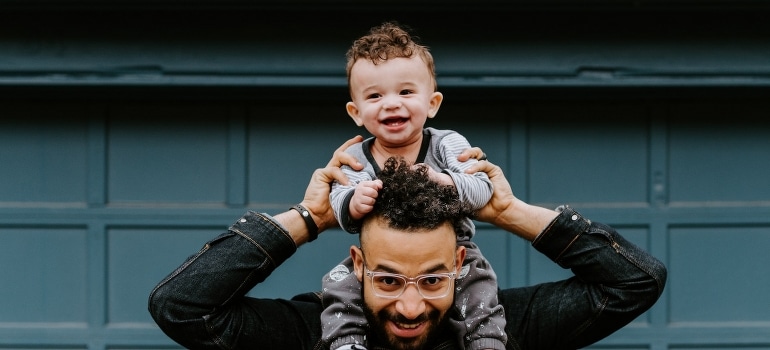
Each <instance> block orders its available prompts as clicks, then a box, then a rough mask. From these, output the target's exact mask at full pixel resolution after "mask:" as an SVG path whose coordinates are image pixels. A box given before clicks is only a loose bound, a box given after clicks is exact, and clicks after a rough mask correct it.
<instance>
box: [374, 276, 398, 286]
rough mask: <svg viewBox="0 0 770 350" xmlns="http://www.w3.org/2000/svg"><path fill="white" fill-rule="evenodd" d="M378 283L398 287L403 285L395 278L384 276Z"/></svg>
mask: <svg viewBox="0 0 770 350" xmlns="http://www.w3.org/2000/svg"><path fill="white" fill-rule="evenodd" d="M377 283H380V284H384V285H387V286H397V285H399V284H401V281H400V280H399V279H398V278H395V277H388V276H383V277H380V278H379V281H377Z"/></svg>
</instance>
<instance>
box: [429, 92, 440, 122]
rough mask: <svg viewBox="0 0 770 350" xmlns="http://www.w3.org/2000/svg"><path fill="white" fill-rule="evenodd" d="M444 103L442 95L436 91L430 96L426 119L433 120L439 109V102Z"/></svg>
mask: <svg viewBox="0 0 770 350" xmlns="http://www.w3.org/2000/svg"><path fill="white" fill-rule="evenodd" d="M442 101H444V95H443V94H442V93H440V92H438V91H436V92H434V93H433V94H432V95H430V107H428V118H433V117H435V116H436V113H438V109H439V108H440V107H441V102H442Z"/></svg>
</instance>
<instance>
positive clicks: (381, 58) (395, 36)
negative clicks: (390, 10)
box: [346, 22, 437, 90]
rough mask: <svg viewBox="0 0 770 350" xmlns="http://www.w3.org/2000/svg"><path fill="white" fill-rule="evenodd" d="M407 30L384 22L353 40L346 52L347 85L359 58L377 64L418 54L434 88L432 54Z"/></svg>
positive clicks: (404, 27) (435, 86)
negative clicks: (426, 67) (431, 79)
mask: <svg viewBox="0 0 770 350" xmlns="http://www.w3.org/2000/svg"><path fill="white" fill-rule="evenodd" d="M409 30H411V29H410V28H409V27H407V26H403V25H400V24H399V23H397V22H385V23H382V24H381V25H379V26H376V27H372V28H371V29H370V30H369V33H368V34H367V35H365V36H362V37H360V38H358V39H356V40H355V41H353V45H352V46H351V47H350V48H349V49H348V52H347V54H346V58H347V67H346V70H347V76H348V85H350V71H351V70H352V69H353V64H354V63H356V61H358V60H360V59H366V60H369V61H371V62H372V63H374V64H378V63H381V62H385V61H387V60H389V59H393V58H398V57H404V58H410V57H413V56H414V55H419V56H420V58H422V60H423V61H424V62H425V64H426V65H427V66H428V70H429V71H430V75H431V77H432V78H433V89H434V90H435V89H436V88H437V85H436V67H435V62H434V61H433V56H432V55H431V54H430V51H429V50H428V47H427V46H424V45H421V44H420V43H419V38H418V37H416V36H412V35H410V34H409Z"/></svg>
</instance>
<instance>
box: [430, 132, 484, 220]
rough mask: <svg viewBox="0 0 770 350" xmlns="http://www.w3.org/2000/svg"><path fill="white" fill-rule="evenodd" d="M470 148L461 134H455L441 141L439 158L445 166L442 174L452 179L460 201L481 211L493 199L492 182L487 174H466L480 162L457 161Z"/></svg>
mask: <svg viewBox="0 0 770 350" xmlns="http://www.w3.org/2000/svg"><path fill="white" fill-rule="evenodd" d="M469 148H471V145H470V143H469V142H468V140H466V139H465V137H464V136H462V135H460V134H459V133H456V132H453V133H450V134H447V135H446V136H444V137H443V138H442V139H441V142H440V144H439V147H438V151H439V153H440V154H439V155H437V156H438V157H439V158H440V159H441V160H442V162H443V165H444V167H443V169H442V173H443V174H446V175H448V176H450V177H451V178H452V182H453V183H454V185H455V187H457V192H458V193H459V194H460V200H462V201H464V202H466V203H470V204H471V206H472V207H473V208H475V209H479V208H481V207H483V206H484V205H486V204H487V202H489V199H490V198H492V182H491V181H490V180H489V176H487V174H486V173H485V172H477V173H474V174H466V173H465V170H466V169H468V168H470V167H471V166H472V165H473V164H476V163H477V162H478V161H477V160H476V159H473V158H471V159H468V160H467V161H464V162H461V161H459V160H457V156H459V155H460V153H462V152H463V151H464V150H466V149H469Z"/></svg>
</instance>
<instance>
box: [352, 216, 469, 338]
mask: <svg viewBox="0 0 770 350" xmlns="http://www.w3.org/2000/svg"><path fill="white" fill-rule="evenodd" d="M361 232H362V233H361V249H358V248H357V247H351V256H352V258H353V262H354V264H355V271H356V275H357V276H358V279H359V280H360V281H361V282H362V285H363V293H364V297H363V299H364V304H365V305H364V310H366V313H367V317H368V319H369V322H370V326H371V328H372V331H373V332H375V333H377V337H378V338H379V339H381V340H383V341H387V342H388V346H389V347H392V348H393V349H420V348H422V347H423V346H424V345H425V344H426V343H427V342H428V340H429V339H430V336H431V334H433V333H434V331H435V330H436V329H437V327H438V325H439V324H441V322H442V321H443V320H444V318H445V317H446V313H447V310H449V309H450V308H451V307H452V303H453V300H454V292H453V290H454V288H453V287H454V280H452V281H451V284H452V290H450V291H449V293H447V295H446V296H444V297H441V298H436V299H425V298H423V297H422V295H420V293H419V292H418V290H417V288H416V286H415V284H411V283H410V284H407V285H406V289H405V290H404V292H403V294H401V296H399V297H397V298H394V299H390V298H383V297H380V296H377V295H375V294H374V291H373V288H372V280H371V278H370V277H368V276H366V274H365V271H364V263H365V264H366V265H365V266H366V268H367V269H368V270H369V271H373V272H389V273H397V274H402V275H404V276H406V277H417V276H419V275H423V274H430V273H447V272H457V273H459V272H460V267H461V266H462V261H463V259H464V258H465V249H464V248H463V247H458V246H457V244H456V238H455V232H454V230H453V229H452V226H451V225H450V224H449V223H446V224H444V225H443V226H441V227H439V228H437V229H435V230H430V231H417V232H405V231H399V230H395V229H392V228H389V227H387V225H386V223H384V222H382V221H381V220H379V219H372V220H367V221H366V222H365V223H364V226H363V227H362V229H361ZM364 260H365V261H364Z"/></svg>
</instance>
